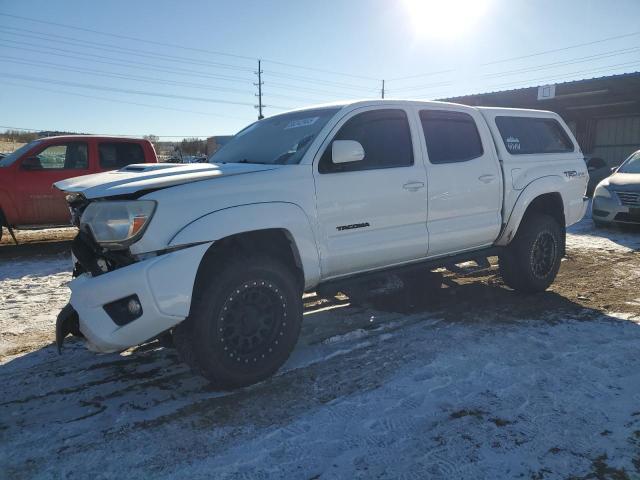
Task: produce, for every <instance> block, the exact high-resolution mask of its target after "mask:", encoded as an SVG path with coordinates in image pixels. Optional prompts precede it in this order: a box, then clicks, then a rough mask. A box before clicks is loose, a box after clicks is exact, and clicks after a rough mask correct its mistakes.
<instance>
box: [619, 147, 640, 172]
mask: <svg viewBox="0 0 640 480" xmlns="http://www.w3.org/2000/svg"><path fill="white" fill-rule="evenodd" d="M618 172H619V173H640V150H638V151H637V152H636V153H633V154H631V156H630V157H629V158H627V160H626V161H625V162H624V163H623V164H622V165H620V168H619V169H618Z"/></svg>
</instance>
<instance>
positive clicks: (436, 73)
mask: <svg viewBox="0 0 640 480" xmlns="http://www.w3.org/2000/svg"><path fill="white" fill-rule="evenodd" d="M455 71H456V70H455V68H450V69H448V70H438V71H434V72H426V73H419V74H417V75H408V76H406V77H395V78H390V79H389V80H388V81H390V82H395V81H399V80H409V79H412V78H420V77H430V76H433V75H442V74H445V73H451V72H455Z"/></svg>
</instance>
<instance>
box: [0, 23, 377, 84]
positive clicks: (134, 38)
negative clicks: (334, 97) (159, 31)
mask: <svg viewBox="0 0 640 480" xmlns="http://www.w3.org/2000/svg"><path fill="white" fill-rule="evenodd" d="M0 15H1V16H4V17H9V18H15V19H20V20H27V21H30V22H35V23H41V24H44V25H53V26H56V27H62V28H69V29H73V30H78V31H83V32H88V33H93V34H97V35H104V36H108V37H112V38H120V39H123V40H133V41H136V42H143V43H147V44H149V45H157V46H161V47H171V48H181V49H183V50H191V51H193V52H200V53H207V54H210V55H221V56H225V57H229V58H239V59H244V60H251V61H256V60H257V58H255V57H250V56H246V55H237V54H232V53H228V52H221V51H215V50H209V49H204V48H197V47H190V46H187V45H180V44H175V43H166V42H158V41H155V40H147V39H145V38H140V37H133V36H129V35H120V34H115V33H110V32H103V31H100V30H94V29H90V28H84V27H78V26H75V25H67V24H64V23H58V22H50V21H45V20H39V19H35V18H31V17H25V16H21V15H12V14H8V13H0ZM263 61H264V60H263ZM266 61H268V62H269V63H272V64H275V65H282V66H286V67H291V68H298V69H303V70H310V71H316V72H322V73H330V74H332V75H340V76H346V77H353V78H362V79H366V80H375V79H373V78H370V77H365V76H362V75H353V74H350V73H344V72H337V71H332V70H324V69H320V68H315V67H307V66H303V65H296V64H292V63H285V62H279V61H276V60H266Z"/></svg>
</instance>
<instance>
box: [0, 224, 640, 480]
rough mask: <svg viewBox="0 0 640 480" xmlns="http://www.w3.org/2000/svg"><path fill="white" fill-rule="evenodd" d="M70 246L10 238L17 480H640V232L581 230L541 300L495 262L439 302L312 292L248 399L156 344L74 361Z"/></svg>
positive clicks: (9, 391)
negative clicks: (128, 479) (279, 356)
mask: <svg viewBox="0 0 640 480" xmlns="http://www.w3.org/2000/svg"><path fill="white" fill-rule="evenodd" d="M57 235H58V233H55V234H54V239H53V241H51V242H49V243H45V244H40V246H39V247H37V248H38V256H37V258H36V259H35V260H34V251H33V250H32V248H35V247H30V246H28V245H27V246H25V247H22V249H20V247H18V248H15V247H8V246H7V247H5V246H3V247H0V262H3V263H4V264H5V265H6V268H4V269H3V267H2V266H0V282H2V288H3V290H4V292H3V293H2V295H4V297H0V298H2V300H3V302H4V305H5V307H0V327H1V328H2V334H1V335H2V336H1V337H0V338H1V339H2V342H3V343H2V344H1V345H2V350H0V353H1V357H0V359H1V360H0V362H2V363H1V364H0V382H2V384H3V386H4V388H3V393H2V394H0V443H2V444H3V445H5V446H6V448H3V449H1V452H0V468H1V469H2V471H3V472H5V475H7V476H8V477H7V478H34V477H36V478H61V477H70V478H75V477H86V476H87V475H89V474H91V475H95V474H97V476H117V475H133V476H134V477H139V476H150V475H153V476H154V477H156V478H174V477H175V476H182V477H189V478H211V477H212V476H213V477H216V478H308V479H311V478H447V479H450V478H474V479H478V478H531V479H541V478H584V479H586V478H611V479H619V478H622V479H626V478H630V479H631V478H640V357H639V356H638V355H637V346H638V344H640V343H639V342H640V328H638V327H639V326H640V289H639V288H638V285H640V282H639V280H640V254H639V252H640V233H638V232H619V231H617V230H604V231H598V232H595V231H593V230H592V229H591V227H590V226H588V225H587V224H586V223H585V224H584V225H583V226H582V227H579V228H577V229H576V230H575V233H573V234H572V235H571V236H570V239H569V242H568V253H567V257H566V259H564V260H563V262H562V266H561V269H560V273H559V275H558V278H557V280H556V281H555V283H554V284H553V286H552V287H551V288H550V289H549V291H548V292H545V293H542V294H537V295H524V294H518V293H515V292H513V291H511V290H509V289H508V288H506V287H505V286H504V285H503V284H502V281H501V279H500V277H499V275H498V273H497V268H496V266H495V264H494V265H493V266H492V268H491V269H489V270H485V271H474V270H473V268H472V267H470V266H465V267H466V268H467V269H466V270H465V271H464V272H463V273H457V274H452V273H448V272H445V273H444V282H443V286H442V288H441V289H439V290H438V291H437V292H433V291H430V292H426V291H425V292H424V294H423V295H420V293H419V291H418V294H416V293H415V292H414V294H412V295H410V296H408V295H407V293H406V291H405V290H399V291H389V292H387V293H385V294H381V295H377V296H375V297H372V298H369V299H366V300H364V301H363V302H360V303H359V304H357V305H356V304H351V303H350V302H349V299H348V298H347V297H346V296H340V295H339V296H337V297H336V298H320V297H318V296H315V295H309V296H307V297H306V299H305V302H306V308H305V321H304V324H303V331H302V334H301V339H300V344H299V346H298V348H296V351H295V352H294V354H293V355H292V358H291V359H290V361H289V362H288V363H287V365H285V367H284V368H283V369H282V370H281V371H280V372H279V373H278V374H277V375H276V376H275V377H274V378H272V379H270V380H268V381H266V382H263V383H261V384H259V385H255V386H253V387H251V388H247V389H242V390H238V391H234V392H215V391H212V390H211V389H210V387H209V386H208V385H207V384H206V382H204V381H203V380H202V379H201V378H199V377H195V376H193V375H192V374H191V373H190V372H189V371H187V369H186V368H185V367H184V366H182V365H181V364H179V363H178V362H177V358H176V355H175V352H174V351H173V349H171V348H163V347H161V346H160V345H159V344H158V343H157V342H152V343H150V344H147V345H143V346H141V347H138V348H136V349H132V350H130V351H128V352H125V353H124V354H118V355H116V354H113V355H95V354H92V353H90V352H87V351H86V350H85V349H84V347H83V346H82V344H81V342H80V341H77V340H71V341H70V342H69V343H68V344H67V345H68V346H67V348H66V349H65V351H64V354H63V355H62V356H58V355H57V353H56V352H55V350H54V348H53V346H52V345H51V342H52V341H53V332H52V328H53V325H52V323H51V319H52V318H53V317H54V316H55V313H56V312H57V309H59V308H60V307H61V306H62V305H63V304H64V301H65V295H66V292H65V291H64V290H65V289H64V284H65V283H66V281H68V280H69V271H68V270H69V265H68V263H67V262H68V258H67V254H66V253H63V251H62V250H61V249H62V247H64V246H66V245H65V242H68V239H67V238H66V237H64V238H59V237H57ZM60 235H62V234H60ZM9 249H11V251H12V252H13V253H9V252H8V250H9ZM5 252H6V253H5ZM34 262H35V264H34ZM0 265H1V264H0ZM34 265H35V266H34ZM34 268H35V269H38V272H34ZM13 289H23V290H22V292H23V293H20V294H18V293H16V294H15V295H11V294H10V293H7V290H9V291H10V290H13ZM16 292H17V290H16ZM30 292H31V293H30ZM30 294H32V300H33V301H32V302H31V303H30V304H29V305H30V306H28V308H27V306H26V302H25V300H24V298H25V296H28V295H30ZM11 302H13V303H11ZM11 305H13V307H12V306H11ZM29 308H31V310H29ZM3 322H4V323H3ZM16 322H20V323H21V324H23V327H20V328H17V327H16V326H15V324H16Z"/></svg>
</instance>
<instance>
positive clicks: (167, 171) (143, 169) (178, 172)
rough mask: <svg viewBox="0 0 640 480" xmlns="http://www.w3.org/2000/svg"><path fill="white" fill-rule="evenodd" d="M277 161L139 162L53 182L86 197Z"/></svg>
mask: <svg viewBox="0 0 640 480" xmlns="http://www.w3.org/2000/svg"><path fill="white" fill-rule="evenodd" d="M280 167H281V166H280V165H260V164H254V163H227V164H216V163H193V164H186V165H184V164H172V163H141V164H135V165H128V166H126V167H125V168H122V169H120V170H114V171H111V172H103V173H95V174H92V175H84V176H82V177H74V178H69V179H66V180H62V181H60V182H56V183H54V184H53V185H54V187H56V188H57V189H58V190H62V191H63V192H70V193H82V195H83V196H84V197H85V198H88V199H91V198H100V197H113V196H116V195H129V194H132V193H136V192H139V191H143V190H157V189H160V188H167V187H173V186H175V185H181V184H183V183H190V182H196V181H199V180H208V179H212V178H217V177H227V176H231V175H242V174H246V173H252V172H261V171H265V170H273V169H276V168H280Z"/></svg>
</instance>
